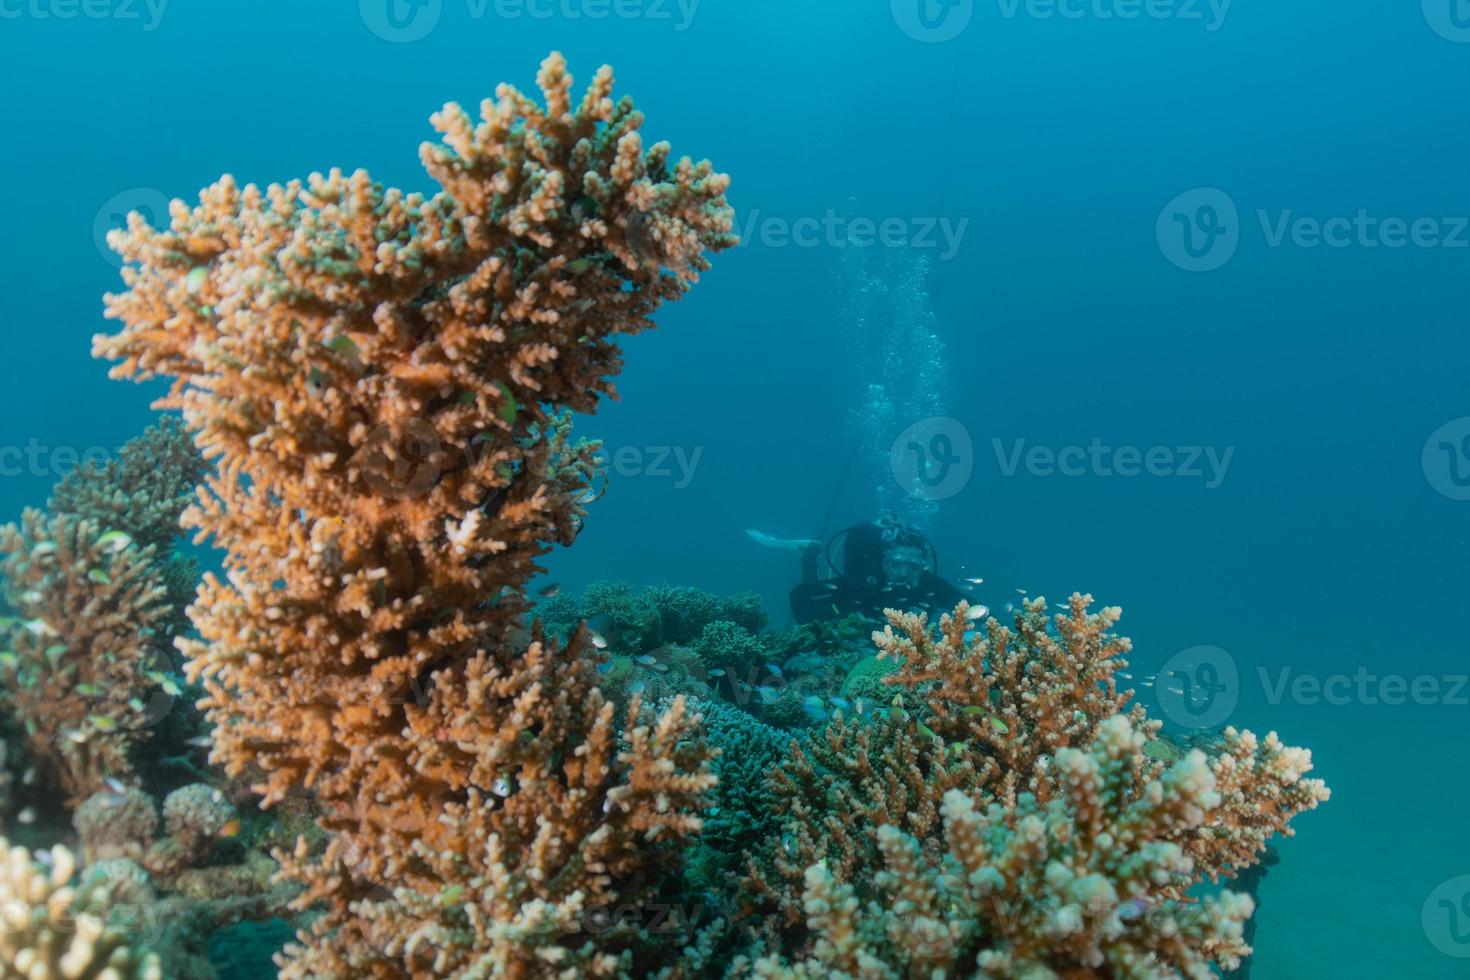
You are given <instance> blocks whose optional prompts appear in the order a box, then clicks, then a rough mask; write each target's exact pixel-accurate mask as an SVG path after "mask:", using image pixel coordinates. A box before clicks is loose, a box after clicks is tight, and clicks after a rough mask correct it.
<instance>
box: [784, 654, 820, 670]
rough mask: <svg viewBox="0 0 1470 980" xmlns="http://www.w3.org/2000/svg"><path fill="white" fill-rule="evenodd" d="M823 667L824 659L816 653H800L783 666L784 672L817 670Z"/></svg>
mask: <svg viewBox="0 0 1470 980" xmlns="http://www.w3.org/2000/svg"><path fill="white" fill-rule="evenodd" d="M820 666H822V658H821V657H819V656H818V655H817V654H815V653H798V654H797V655H796V656H794V657H792V658H791V659H790V660H787V661H786V662H785V663H784V664H782V665H781V667H782V669H783V670H788V671H794V672H801V671H807V670H816V669H817V668H818V667H820Z"/></svg>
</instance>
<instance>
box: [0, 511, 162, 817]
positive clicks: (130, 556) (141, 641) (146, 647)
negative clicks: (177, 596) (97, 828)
mask: <svg viewBox="0 0 1470 980" xmlns="http://www.w3.org/2000/svg"><path fill="white" fill-rule="evenodd" d="M0 552H3V553H4V559H3V561H0V576H3V579H4V592H5V597H6V599H7V601H8V602H10V604H11V605H12V606H13V607H14V608H16V609H18V610H20V611H21V615H22V617H24V618H22V619H11V620H7V621H5V624H4V625H3V626H0V633H3V634H4V638H5V642H6V644H7V645H8V647H9V649H8V650H7V651H6V652H5V653H4V654H0V677H3V679H4V681H5V684H4V707H5V709H6V710H7V711H8V712H10V713H12V714H13V715H14V716H15V717H16V718H17V720H18V721H19V723H20V724H21V726H22V727H23V728H24V730H25V745H26V748H27V750H28V751H29V753H30V755H31V757H33V758H34V760H36V762H37V763H38V764H39V766H40V768H41V770H42V772H43V775H44V778H45V779H46V780H47V781H48V782H50V783H53V784H55V785H57V786H59V787H60V789H61V791H62V793H63V795H64V796H65V798H66V800H67V801H68V805H70V806H75V805H76V804H78V803H79V802H81V801H82V800H83V799H85V798H86V797H88V796H90V795H91V794H92V793H95V792H97V791H98V790H99V789H101V788H102V786H103V785H104V783H105V781H106V780H107V779H108V777H113V778H117V779H122V780H133V779H135V778H136V776H135V772H134V762H133V759H132V758H131V753H132V751H133V750H134V749H135V748H136V747H137V746H138V745H139V744H141V743H142V742H143V741H144V740H146V739H147V738H148V737H149V736H150V729H151V727H152V726H154V725H155V724H157V722H158V721H159V719H160V717H161V716H162V715H163V714H164V713H166V712H167V711H168V709H169V708H170V706H171V703H172V702H171V699H169V698H168V697H167V696H166V695H165V694H164V693H163V692H161V691H159V690H158V686H157V684H156V683H155V681H154V679H153V677H154V676H156V674H157V671H158V670H159V669H160V668H162V669H167V667H168V666H169V664H168V662H167V658H166V657H164V656H163V654H162V653H161V651H160V650H159V649H158V647H157V639H158V630H159V628H160V627H161V626H162V625H163V624H164V623H165V622H166V621H167V620H168V618H169V613H170V610H169V606H168V604H167V602H166V601H165V597H164V586H163V583H162V581H161V580H160V578H159V577H158V572H157V568H156V566H155V564H154V560H153V559H154V553H153V549H152V547H147V548H139V547H138V545H137V544H136V543H135V542H133V541H132V539H131V538H130V537H129V536H128V535H126V534H125V533H123V532H118V531H112V532H105V533H104V532H103V531H102V530H101V529H100V528H99V526H98V525H96V524H94V523H92V522H91V521H87V520H84V519H80V518H76V517H73V516H70V515H58V516H55V517H50V518H48V517H47V516H46V515H44V514H42V513H41V512H39V511H36V510H27V511H26V512H25V514H24V515H23V517H22V520H21V524H20V526H19V527H17V526H15V525H7V526H6V527H4V528H0Z"/></svg>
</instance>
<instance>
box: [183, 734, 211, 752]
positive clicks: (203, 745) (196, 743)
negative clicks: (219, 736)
mask: <svg viewBox="0 0 1470 980" xmlns="http://www.w3.org/2000/svg"><path fill="white" fill-rule="evenodd" d="M185 744H187V745H191V746H193V747H194V748H196V749H207V748H210V747H211V746H212V745H214V739H212V738H210V737H209V736H208V735H195V736H194V737H193V738H191V739H189V741H188V742H187V743H185Z"/></svg>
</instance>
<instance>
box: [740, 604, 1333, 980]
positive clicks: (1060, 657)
mask: <svg viewBox="0 0 1470 980" xmlns="http://www.w3.org/2000/svg"><path fill="white" fill-rule="evenodd" d="M1090 604H1091V598H1090V597H1088V596H1080V595H1074V596H1073V597H1072V599H1071V601H1070V603H1069V606H1070V609H1069V611H1068V613H1066V614H1058V615H1056V616H1055V617H1052V619H1051V620H1050V622H1048V621H1047V620H1046V618H1045V616H1044V610H1045V603H1044V600H1040V599H1038V600H1034V601H1031V602H1028V603H1027V604H1026V606H1025V608H1024V609H1023V610H1022V611H1021V612H1020V614H1019V615H1018V617H1017V622H1016V628H1015V630H1014V631H1013V630H1011V629H1009V628H1007V627H1003V626H1001V625H1000V624H999V623H997V622H995V621H993V620H992V621H989V622H988V623H987V624H986V626H985V631H984V633H983V635H977V636H975V637H974V638H973V639H972V640H968V641H967V639H966V632H967V630H966V624H967V616H966V612H967V608H966V607H965V606H964V605H963V604H962V605H961V606H960V607H959V608H958V609H957V610H956V611H955V613H954V614H953V615H951V616H945V617H943V618H941V621H940V624H939V631H938V634H937V635H935V634H934V633H931V632H930V630H929V628H928V624H927V621H926V620H925V618H924V617H922V616H913V615H907V614H901V613H898V612H895V611H889V627H888V628H887V629H885V630H884V632H883V633H881V634H875V640H876V641H877V643H878V646H879V648H880V650H881V651H882V652H883V654H884V655H885V656H887V657H896V658H898V659H899V660H900V665H899V669H898V671H897V672H896V673H895V674H893V675H892V676H891V677H890V678H889V683H890V684H891V685H896V686H898V687H901V688H906V689H907V690H909V691H910V692H911V693H912V696H913V698H914V699H916V700H917V703H914V701H913V700H911V702H910V703H911V704H912V707H913V713H912V714H910V712H909V711H908V710H906V709H902V708H899V709H896V710H891V711H889V712H888V715H887V717H886V719H883V720H882V721H880V722H878V723H875V724H874V725H873V726H871V727H868V728H854V727H853V726H849V725H843V724H841V723H839V724H837V725H834V726H832V727H831V728H829V729H828V731H827V732H826V733H825V734H824V736H823V738H824V739H825V745H822V744H820V743H815V744H813V743H809V744H808V745H807V746H805V747H804V748H803V750H802V751H800V752H798V753H797V755H796V757H795V765H794V766H793V771H792V774H791V775H789V776H788V775H784V774H777V775H776V776H775V777H774V778H773V788H774V789H775V790H776V791H777V793H778V795H780V796H782V797H783V798H784V800H785V807H786V810H787V813H788V819H787V821H786V822H785V825H784V831H783V837H782V839H781V842H780V847H779V849H777V850H776V856H775V858H774V859H773V860H767V861H765V862H761V861H753V862H752V864H751V866H750V875H749V878H748V882H749V884H750V885H751V887H752V888H753V889H754V890H756V893H757V894H758V895H760V896H761V897H762V898H763V899H764V903H763V906H757V908H761V907H765V908H774V909H775V910H777V911H779V912H780V913H782V918H781V919H780V920H779V921H780V924H779V926H777V927H771V926H770V925H767V926H766V927H765V928H764V929H761V928H760V927H759V923H757V928H755V929H753V930H752V931H753V932H754V933H755V934H756V936H757V937H758V938H759V939H760V940H762V941H763V942H764V944H765V946H766V948H767V949H771V948H782V947H784V948H785V949H797V950H802V951H803V952H802V954H801V955H799V956H797V957H796V959H795V961H794V962H787V961H785V960H783V959H782V958H781V956H780V955H779V954H773V955H767V956H764V957H759V958H756V959H754V960H753V961H752V960H750V959H741V960H738V961H737V963H736V971H737V972H742V973H748V974H754V975H760V976H770V977H786V976H791V977H796V976H803V977H804V976H822V975H829V976H830V975H854V976H871V977H902V976H914V975H931V974H943V975H950V974H952V973H954V972H955V971H960V972H967V971H969V970H971V969H973V968H978V971H979V972H978V974H977V975H983V976H995V977H1011V978H1025V977H1035V976H1065V977H1078V978H1080V977H1084V976H1094V975H1099V974H1100V973H1101V974H1102V975H1109V976H1127V977H1141V978H1143V977H1146V978H1154V977H1157V978H1164V977H1170V976H1177V975H1184V976H1189V977H1195V978H1201V980H1203V978H1206V977H1209V976H1213V975H1214V974H1213V972H1212V964H1214V965H1218V966H1221V967H1224V968H1230V967H1232V966H1233V965H1234V964H1236V963H1237V962H1238V961H1239V959H1240V958H1241V957H1242V956H1244V955H1247V954H1248V953H1249V947H1248V946H1247V944H1246V942H1245V940H1244V938H1243V937H1244V923H1245V921H1246V920H1247V919H1248V918H1249V916H1250V914H1251V909H1252V903H1251V900H1250V898H1249V897H1248V896H1244V895H1238V894H1235V893H1232V892H1229V891H1226V892H1223V893H1221V894H1220V895H1219V896H1216V897H1211V898H1206V899H1204V900H1196V899H1195V898H1194V897H1193V896H1191V894H1190V889H1191V888H1192V887H1193V886H1195V885H1196V884H1198V883H1199V882H1200V881H1201V880H1202V879H1204V878H1206V877H1208V878H1210V879H1212V880H1218V879H1219V878H1221V877H1228V876H1231V875H1233V874H1235V873H1236V872H1238V871H1240V870H1243V869H1245V868H1248V867H1250V866H1251V865H1252V864H1253V863H1254V862H1255V861H1257V860H1259V858H1260V854H1261V852H1262V851H1263V850H1264V849H1265V847H1266V841H1267V839H1268V838H1269V837H1271V836H1272V835H1274V834H1278V833H1281V834H1290V833H1291V828H1290V827H1289V826H1288V822H1289V821H1290V820H1291V818H1292V817H1294V816H1295V815H1297V814H1298V813H1300V812H1302V811H1304V810H1309V809H1312V808H1313V807H1315V806H1316V805H1317V804H1318V803H1320V802H1322V801H1324V800H1326V799H1327V797H1328V793H1327V790H1326V788H1325V787H1324V786H1323V785H1322V783H1321V782H1320V781H1319V780H1314V779H1307V778H1305V773H1306V772H1308V771H1309V770H1310V769H1311V757H1310V754H1309V753H1307V752H1306V751H1305V750H1302V749H1295V748H1288V747H1286V746H1283V745H1282V744H1281V743H1280V741H1279V740H1278V739H1277V738H1276V736H1275V735H1274V734H1272V735H1270V736H1268V737H1267V738H1266V739H1264V740H1258V739H1256V738H1255V737H1254V736H1253V735H1251V734H1250V733H1238V732H1235V731H1234V730H1227V732H1226V733H1225V736H1224V742H1225V746H1226V748H1225V750H1224V751H1222V752H1221V753H1220V754H1219V755H1217V756H1216V757H1214V758H1213V759H1212V758H1209V757H1207V756H1206V755H1205V754H1204V753H1203V752H1200V751H1199V750H1193V751H1191V752H1189V753H1188V754H1187V755H1185V756H1183V757H1182V758H1177V759H1175V760H1174V761H1172V762H1171V763H1169V764H1167V765H1166V764H1165V763H1164V762H1161V761H1160V760H1159V758H1158V756H1160V755H1164V754H1165V753H1162V752H1152V751H1150V750H1149V745H1150V744H1151V743H1152V742H1153V741H1154V740H1155V733H1156V731H1157V727H1158V726H1157V723H1152V722H1148V721H1146V720H1145V719H1144V718H1143V717H1142V713H1141V711H1140V710H1139V709H1137V708H1136V707H1135V708H1134V709H1133V710H1131V711H1127V712H1126V713H1125V710H1124V709H1125V708H1126V705H1127V701H1128V695H1127V693H1126V692H1124V693H1120V692H1119V691H1118V690H1117V688H1116V686H1115V684H1114V682H1113V674H1114V673H1115V672H1116V671H1117V670H1118V669H1120V668H1121V667H1123V666H1126V664H1125V663H1124V662H1123V661H1122V660H1121V659H1120V657H1119V654H1121V653H1123V652H1125V651H1126V650H1127V649H1128V643H1127V641H1126V640H1122V639H1121V638H1118V637H1115V636H1113V635H1112V634H1111V633H1110V632H1109V630H1110V629H1111V627H1112V626H1113V624H1114V623H1115V622H1116V621H1117V619H1118V615H1119V614H1118V611H1117V610H1116V609H1104V610H1102V611H1101V612H1100V613H1090V612H1088V607H1089V606H1090ZM911 730H912V731H911ZM814 741H815V740H814ZM793 922H796V923H797V926H796V927H795V928H793V927H792V924H793Z"/></svg>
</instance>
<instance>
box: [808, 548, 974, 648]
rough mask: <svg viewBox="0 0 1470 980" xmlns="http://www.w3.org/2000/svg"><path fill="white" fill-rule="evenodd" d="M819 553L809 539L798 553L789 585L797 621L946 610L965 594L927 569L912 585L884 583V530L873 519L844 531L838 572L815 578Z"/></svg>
mask: <svg viewBox="0 0 1470 980" xmlns="http://www.w3.org/2000/svg"><path fill="white" fill-rule="evenodd" d="M820 553H821V549H820V548H819V547H818V546H815V545H813V546H812V547H811V548H808V549H807V550H806V551H805V552H804V553H803V554H802V561H801V565H802V579H803V581H802V583H801V584H800V585H798V586H797V587H796V588H794V589H792V590H791V615H792V616H794V617H795V618H796V622H797V623H798V624H799V625H804V624H806V623H810V622H815V621H819V620H830V619H841V618H842V617H844V616H849V615H851V614H853V613H857V614H859V615H861V616H862V617H863V618H865V619H868V620H871V621H873V622H874V623H882V622H883V610H884V609H902V610H904V611H905V612H917V611H930V612H934V613H941V612H949V611H950V610H951V609H953V608H954V607H955V606H956V605H957V604H958V603H959V601H960V600H961V599H963V598H964V595H963V594H962V593H961V592H960V590H959V589H957V588H955V587H954V586H953V585H951V584H950V583H948V582H946V581H945V580H944V579H942V578H940V577H939V576H938V575H935V574H933V573H932V572H924V573H923V574H921V575H920V576H919V580H918V583H917V584H916V585H914V586H913V587H912V588H909V587H907V586H903V585H890V584H888V581H887V577H886V576H885V575H884V574H883V532H882V529H881V528H879V527H878V526H877V525H875V524H859V525H858V526H857V527H855V528H852V529H851V530H850V531H849V532H848V533H847V540H846V542H845V544H844V545H843V548H842V565H843V568H842V575H841V576H840V577H838V578H830V579H823V580H821V581H817V558H818V557H819V555H820Z"/></svg>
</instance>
